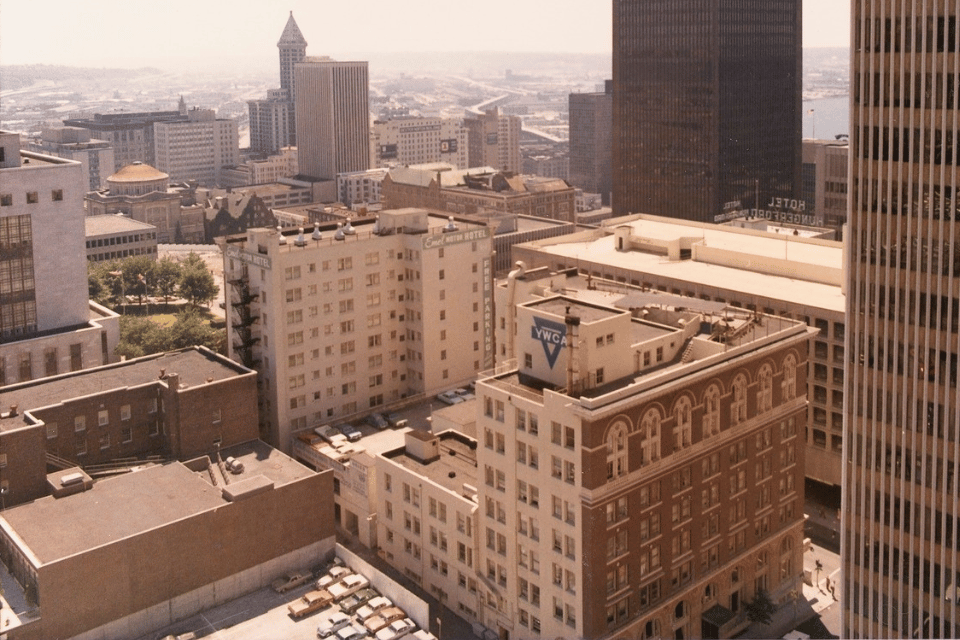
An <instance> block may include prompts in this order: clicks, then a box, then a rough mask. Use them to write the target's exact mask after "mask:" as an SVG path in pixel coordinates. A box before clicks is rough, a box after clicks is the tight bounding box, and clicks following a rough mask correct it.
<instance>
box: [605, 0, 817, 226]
mask: <svg viewBox="0 0 960 640" xmlns="http://www.w3.org/2000/svg"><path fill="white" fill-rule="evenodd" d="M800 24H801V2H800V0H653V1H651V0H642V1H641V0H614V2H613V85H614V89H613V127H614V129H613V130H614V136H613V208H614V213H615V214H618V215H623V214H627V213H651V214H657V215H662V216H670V217H674V218H684V219H688V220H699V221H713V220H714V219H715V216H717V215H718V214H720V213H722V212H723V210H724V206H725V205H726V204H727V203H731V202H736V201H739V202H740V206H742V207H744V208H747V207H752V206H754V205H755V202H756V199H757V198H759V199H760V200H762V202H761V205H766V204H767V202H769V199H770V198H776V197H780V198H795V197H797V196H798V195H799V185H800V166H801V155H800V152H801V147H800V138H801V129H800V126H801V62H802V55H801V54H802V52H801V29H800Z"/></svg>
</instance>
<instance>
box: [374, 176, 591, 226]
mask: <svg viewBox="0 0 960 640" xmlns="http://www.w3.org/2000/svg"><path fill="white" fill-rule="evenodd" d="M381 197H382V199H383V206H384V207H386V208H388V209H396V208H400V207H423V208H427V209H437V210H440V211H450V212H451V213H462V214H470V215H482V216H487V215H491V214H519V215H526V216H535V217H538V218H550V219H551V220H563V221H569V222H572V221H573V220H574V216H575V210H576V190H575V189H574V188H573V187H571V186H570V185H569V184H567V183H566V181H564V180H560V179H559V178H541V177H539V176H527V175H519V176H518V175H511V174H509V173H503V172H499V171H493V170H491V169H489V168H472V169H467V170H462V171H454V170H450V168H449V166H444V165H439V164H438V165H420V166H415V167H397V168H395V169H391V170H390V173H389V174H387V176H386V177H385V178H384V179H383V183H382V185H381Z"/></svg>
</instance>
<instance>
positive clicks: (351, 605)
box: [340, 587, 380, 613]
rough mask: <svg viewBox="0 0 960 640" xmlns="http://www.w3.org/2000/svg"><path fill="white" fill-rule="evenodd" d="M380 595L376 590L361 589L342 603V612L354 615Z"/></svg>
mask: <svg viewBox="0 0 960 640" xmlns="http://www.w3.org/2000/svg"><path fill="white" fill-rule="evenodd" d="M378 595H380V594H379V593H377V590H376V589H373V588H371V587H367V588H366V589H360V591H357V592H356V593H354V594H351V595H349V596H347V597H346V598H344V599H343V600H341V601H340V611H343V612H344V613H353V612H355V611H356V610H357V609H359V608H360V607H362V606H363V605H365V604H367V602H369V601H370V600H372V599H373V598H376V597H377V596H378Z"/></svg>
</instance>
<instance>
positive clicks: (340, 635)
mask: <svg viewBox="0 0 960 640" xmlns="http://www.w3.org/2000/svg"><path fill="white" fill-rule="evenodd" d="M366 637H367V632H366V631H364V630H363V629H361V628H360V627H357V626H355V625H352V624H351V625H348V626H346V627H344V628H343V629H340V631H337V640H360V638H366Z"/></svg>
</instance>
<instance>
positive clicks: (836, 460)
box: [497, 216, 846, 487]
mask: <svg viewBox="0 0 960 640" xmlns="http://www.w3.org/2000/svg"><path fill="white" fill-rule="evenodd" d="M513 259H514V260H521V261H523V262H524V263H525V264H526V266H527V267H530V268H533V267H537V266H546V267H549V268H550V269H552V270H555V271H563V270H565V269H570V268H576V269H578V270H579V271H580V272H582V273H584V274H589V275H590V276H592V277H594V278H603V279H605V280H612V281H615V282H622V283H625V284H631V285H635V286H641V287H645V288H647V289H656V290H658V291H662V292H667V293H675V294H683V295H687V296H690V297H695V298H700V299H703V300H711V301H715V302H723V303H724V304H730V305H732V306H735V307H740V308H744V309H748V310H751V311H762V312H764V313H771V314H776V315H779V316H782V317H786V318H794V319H798V320H802V321H803V322H805V323H806V324H808V325H810V326H811V327H814V328H816V329H819V334H818V335H817V337H816V338H815V339H814V342H813V348H812V349H811V352H810V356H809V362H810V366H811V374H810V376H809V378H808V380H809V382H810V393H809V401H810V402H809V416H808V419H807V425H808V428H807V430H806V432H805V433H801V434H800V435H801V438H802V439H803V440H804V441H805V442H806V454H805V456H806V459H807V462H808V464H807V477H809V478H810V479H812V480H817V481H819V482H822V483H825V484H830V485H834V486H837V487H839V486H840V482H841V475H842V461H843V458H842V455H841V451H842V448H843V443H844V433H843V415H844V409H843V406H844V405H843V402H844V380H845V377H844V363H845V355H844V354H845V348H846V347H845V343H846V318H845V314H844V310H845V308H846V297H845V293H844V292H845V286H844V283H845V280H844V278H845V276H844V260H843V245H842V244H841V243H839V242H834V241H830V240H821V239H817V238H805V237H803V236H794V235H793V233H792V231H791V232H790V233H789V234H786V233H771V232H763V231H754V230H750V229H738V228H733V227H727V226H720V225H715V224H711V223H699V222H687V221H684V220H675V219H668V218H659V217H656V216H630V217H625V218H617V219H614V220H611V221H609V222H606V223H604V226H603V227H601V229H599V230H594V231H584V232H582V233H580V234H574V235H572V236H566V237H564V238H560V239H555V240H539V241H536V242H529V243H526V244H523V245H514V247H513ZM497 345H498V347H497V349H498V355H497V357H498V359H499V358H513V357H517V356H516V355H511V354H510V352H509V351H508V350H506V346H507V345H506V343H504V342H503V341H501V340H497Z"/></svg>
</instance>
